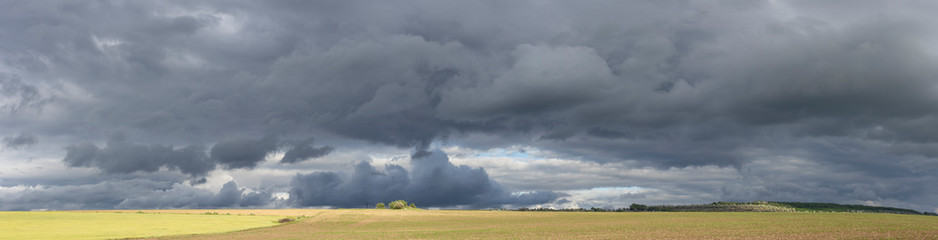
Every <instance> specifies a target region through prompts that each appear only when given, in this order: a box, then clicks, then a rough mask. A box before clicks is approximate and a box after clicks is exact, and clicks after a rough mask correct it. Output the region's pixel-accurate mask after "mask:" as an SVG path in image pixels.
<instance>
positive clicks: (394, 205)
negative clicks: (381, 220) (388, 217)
mask: <svg viewBox="0 0 938 240" xmlns="http://www.w3.org/2000/svg"><path fill="white" fill-rule="evenodd" d="M375 208H377V209H388V208H390V209H406V208H417V205H416V204H414V203H410V205H408V204H407V202H406V201H404V200H396V201H393V202H391V203H388V205H387V207H385V205H384V203H378V204H375Z"/></svg>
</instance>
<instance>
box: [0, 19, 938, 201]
mask: <svg viewBox="0 0 938 240" xmlns="http://www.w3.org/2000/svg"><path fill="white" fill-rule="evenodd" d="M2 5H3V6H4V7H3V8H0V210H34V209H135V208H222V207H223V208H240V207H244V208H281V207H284V208H285V207H296V208H305V207H324V208H330V207H364V206H365V205H366V204H371V205H372V206H373V204H374V203H375V202H389V201H392V200H396V199H405V200H408V201H412V202H415V203H416V204H417V206H419V207H431V208H493V207H511V208H515V207H538V206H542V207H557V208H566V207H584V208H589V207H606V208H618V207H626V206H628V205H629V204H631V203H642V204H694V203H707V202H712V201H757V200H767V201H805V202H834V203H844V204H865V205H883V206H893V207H902V208H911V209H915V210H919V211H936V210H938V184H935V183H936V182H938V45H936V44H935V43H936V42H938V17H935V15H934V13H935V12H938V3H935V2H934V1H866V0H861V1H854V0H851V1H794V0H793V1H782V0H767V1H759V0H741V1H731V0H728V1H677V0H676V1H618V0H614V1H613V0H610V1H605V0H586V1H550V0H518V1H499V0H480V1H440V0H401V1H377V0H374V1H366V0H343V1H337V0H322V1H237V0H236V1H223V2H220V1H211V2H202V1H2Z"/></svg>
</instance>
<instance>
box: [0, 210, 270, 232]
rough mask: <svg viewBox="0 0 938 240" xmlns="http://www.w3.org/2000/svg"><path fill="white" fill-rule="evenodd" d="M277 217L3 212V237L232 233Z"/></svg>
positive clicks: (0, 226) (0, 214) (0, 222)
mask: <svg viewBox="0 0 938 240" xmlns="http://www.w3.org/2000/svg"><path fill="white" fill-rule="evenodd" d="M276 220H277V217H276V216H231V215H206V214H189V215H184V214H144V213H137V212H136V211H124V212H120V211H100V212H94V211H91V212H70V211H65V212H0V239H113V238H128V237H149V236H165V235H179V234H197V233H214V232H230V231H236V230H242V229H249V228H258V227H267V226H273V225H276V224H277V223H276Z"/></svg>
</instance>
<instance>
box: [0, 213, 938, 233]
mask: <svg viewBox="0 0 938 240" xmlns="http://www.w3.org/2000/svg"><path fill="white" fill-rule="evenodd" d="M124 212H125V213H119V214H115V213H113V212H108V213H104V212H103V211H102V213H94V211H84V212H19V213H17V212H12V213H11V212H2V213H0V239H36V238H42V237H50V236H52V235H55V236H60V237H55V238H59V239H96V238H97V239H103V238H124V237H142V236H159V235H162V236H165V235H166V234H190V235H177V236H168V237H161V238H159V239H495V238H497V239H502V238H509V239H844V238H846V239H870V238H873V239H878V238H892V239H938V217H934V216H920V215H896V214H869V213H712V212H711V213H686V212H685V213H663V212H635V213H630V212H625V213H616V212H510V211H426V210H370V209H341V210H320V209H277V210H259V209H238V210H143V212H145V213H148V214H140V213H135V212H136V210H132V211H124ZM205 212H218V213H219V214H220V215H203V213H205ZM155 213H159V214H155ZM225 214H231V215H225ZM239 214H240V215H241V216H238V215H239ZM251 215H255V216H251ZM283 216H296V217H300V220H299V221H298V222H295V223H289V224H281V225H276V226H272V227H263V228H256V227H259V226H271V225H275V223H273V221H275V220H277V219H281V218H283ZM14 218H15V219H14ZM11 219H14V220H11ZM22 219H32V220H28V221H27V220H22ZM102 219H107V220H106V221H105V220H102ZM11 222H13V224H14V225H15V224H20V225H22V224H23V222H29V223H30V224H27V225H31V226H34V227H35V228H33V229H31V230H29V229H27V230H28V231H23V228H18V229H16V230H11V229H13V228H11V227H9V225H10V223H11ZM251 224H260V225H251ZM180 225H183V226H186V227H190V228H198V229H200V230H205V231H202V233H204V232H216V233H210V234H201V235H191V234H194V233H196V232H185V231H180V232H176V233H170V232H169V231H157V230H159V229H163V230H167V229H170V228H172V227H171V226H180ZM211 227H229V228H228V229H227V230H225V229H221V228H215V229H213V230H207V228H211ZM245 228H253V229H248V230H242V231H235V230H237V229H245ZM221 231H234V232H226V233H218V232H221ZM11 233H12V234H20V235H11ZM27 234H47V235H27ZM73 234H74V235H73ZM122 234H123V235H122ZM37 236H38V237H37ZM63 236H64V237H63Z"/></svg>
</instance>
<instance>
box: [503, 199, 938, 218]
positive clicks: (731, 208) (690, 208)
mask: <svg viewBox="0 0 938 240" xmlns="http://www.w3.org/2000/svg"><path fill="white" fill-rule="evenodd" d="M495 210H508V209H505V208H501V209H495ZM514 211H535V212H854V213H893V214H916V215H932V216H938V214H936V213H933V212H919V211H915V210H911V209H903V208H894V207H876V206H865V205H846V204H836V203H807V202H767V201H755V202H714V203H709V204H691V205H657V206H647V205H642V204H637V203H633V204H632V205H630V206H629V207H628V208H614V209H607V208H597V207H592V208H589V209H585V208H563V209H557V208H518V209H515V210H514Z"/></svg>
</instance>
